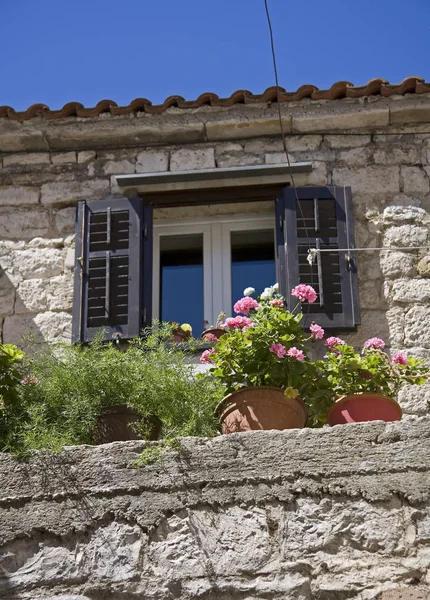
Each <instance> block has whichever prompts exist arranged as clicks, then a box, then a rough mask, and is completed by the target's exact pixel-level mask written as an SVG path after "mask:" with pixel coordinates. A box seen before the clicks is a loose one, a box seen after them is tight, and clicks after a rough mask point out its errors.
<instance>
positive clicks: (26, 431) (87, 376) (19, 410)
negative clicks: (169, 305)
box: [0, 324, 223, 451]
mask: <svg viewBox="0 0 430 600" xmlns="http://www.w3.org/2000/svg"><path fill="white" fill-rule="evenodd" d="M170 336H171V327H170V326H169V325H168V324H163V325H161V326H159V325H157V326H154V327H153V328H150V329H148V330H146V331H145V332H143V336H142V338H141V339H137V340H132V341H131V342H130V344H129V345H128V347H127V349H126V350H125V351H122V350H120V349H119V347H118V345H117V344H116V343H115V342H112V343H106V342H104V341H103V333H102V332H101V333H100V335H98V336H96V338H95V339H94V341H93V342H91V343H90V344H89V345H87V346H81V345H73V346H71V345H66V344H59V345H55V346H45V347H43V348H40V349H38V351H37V352H35V353H34V354H32V355H28V356H27V358H26V361H25V364H24V366H25V377H24V378H23V379H22V383H21V385H19V401H18V402H17V404H16V406H15V407H14V408H13V410H11V411H10V414H9V420H10V422H11V423H13V425H11V427H10V431H9V432H8V436H3V437H2V438H0V450H16V451H27V450H32V449H42V448H46V449H50V450H59V449H61V447H63V446H64V445H75V444H83V443H89V444H90V443H93V437H92V436H93V431H94V426H95V423H96V419H97V415H98V414H99V412H100V409H101V408H102V407H103V406H109V405H114V404H125V405H127V406H128V407H130V408H133V409H135V410H137V411H138V412H139V413H140V414H141V415H142V416H143V417H145V416H149V415H157V416H158V417H159V418H160V419H161V421H162V422H163V435H164V436H165V437H166V438H174V437H178V436H184V435H201V436H211V435H216V434H217V424H216V421H215V418H214V416H213V409H214V407H215V406H216V404H217V402H218V401H219V399H220V398H221V397H222V395H223V389H222V386H221V385H220V384H219V382H217V381H215V380H214V379H213V378H210V377H209V376H204V377H203V378H201V377H200V378H196V377H195V369H194V367H193V365H192V364H191V360H190V357H189V356H188V354H187V353H186V352H184V349H183V348H179V347H178V345H176V344H171V343H168V340H169V338H170ZM192 349H193V345H192V344H190V351H192ZM142 423H143V424H142V425H138V426H137V427H138V428H139V432H140V433H141V434H142V437H143V439H145V435H146V434H147V428H146V427H145V424H144V421H143V422H142Z"/></svg>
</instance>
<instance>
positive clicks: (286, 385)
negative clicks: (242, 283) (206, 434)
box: [200, 284, 324, 433]
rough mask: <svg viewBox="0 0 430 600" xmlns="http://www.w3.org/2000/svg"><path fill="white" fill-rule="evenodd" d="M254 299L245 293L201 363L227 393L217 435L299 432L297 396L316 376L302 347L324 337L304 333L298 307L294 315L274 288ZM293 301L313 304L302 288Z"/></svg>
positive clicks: (301, 415) (303, 414)
mask: <svg viewBox="0 0 430 600" xmlns="http://www.w3.org/2000/svg"><path fill="white" fill-rule="evenodd" d="M253 293H254V290H253V289H252V288H247V289H246V290H245V295H244V297H243V298H242V299H241V300H238V302H236V304H235V306H234V311H235V313H236V314H237V316H236V317H232V318H227V319H226V320H225V323H226V326H227V328H228V329H227V332H226V333H225V335H223V336H222V337H221V338H220V339H219V340H218V342H217V343H216V346H215V347H214V348H211V349H210V350H206V351H205V352H203V354H202V356H201V359H200V360H201V362H203V363H210V364H212V365H213V366H212V368H211V369H210V372H211V373H212V375H213V376H214V377H215V378H219V379H220V380H221V381H222V383H223V384H224V385H225V386H226V390H227V392H228V395H227V396H226V397H225V398H224V399H223V400H222V401H221V403H220V405H219V406H218V407H217V412H218V414H219V415H220V420H221V424H222V431H223V433H233V432H236V431H247V430H250V429H289V428H293V427H304V426H305V424H306V420H307V409H306V406H305V403H304V402H303V399H302V398H301V396H304V395H305V394H306V389H307V387H308V386H309V382H310V381H313V380H314V379H315V378H316V377H317V376H318V374H317V371H316V368H315V365H314V363H313V362H312V361H311V360H310V359H309V358H308V356H307V355H306V343H307V342H308V341H309V340H310V339H312V338H314V339H315V338H320V337H322V336H323V335H324V331H323V330H322V328H321V327H319V326H318V325H315V326H314V327H313V328H312V329H311V332H310V334H307V333H305V331H304V330H303V328H302V326H301V319H302V314H301V312H298V311H297V308H298V307H299V304H298V305H297V308H296V309H295V310H294V311H293V312H290V311H289V310H287V309H286V308H285V304H284V298H283V297H282V296H280V295H279V293H278V286H277V284H275V285H274V286H272V287H271V288H266V289H265V290H264V292H263V293H262V294H261V295H260V296H259V297H258V298H257V299H254V298H253V297H252V294H253ZM292 295H293V296H296V297H297V298H298V299H299V301H300V302H309V303H312V302H315V300H316V298H317V295H316V293H315V290H314V289H313V288H312V287H311V286H307V285H303V284H301V285H299V286H297V287H296V288H294V289H293V290H292Z"/></svg>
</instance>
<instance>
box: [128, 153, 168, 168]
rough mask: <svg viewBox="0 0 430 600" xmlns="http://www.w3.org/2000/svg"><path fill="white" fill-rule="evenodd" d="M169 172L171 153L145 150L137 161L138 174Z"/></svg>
mask: <svg viewBox="0 0 430 600" xmlns="http://www.w3.org/2000/svg"><path fill="white" fill-rule="evenodd" d="M168 170H169V153H168V152H167V151H166V152H164V151H162V150H144V151H143V152H139V154H138V155H137V160H136V173H160V172H162V171H168Z"/></svg>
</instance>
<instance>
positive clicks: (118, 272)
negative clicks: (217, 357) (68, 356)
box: [73, 187, 359, 341]
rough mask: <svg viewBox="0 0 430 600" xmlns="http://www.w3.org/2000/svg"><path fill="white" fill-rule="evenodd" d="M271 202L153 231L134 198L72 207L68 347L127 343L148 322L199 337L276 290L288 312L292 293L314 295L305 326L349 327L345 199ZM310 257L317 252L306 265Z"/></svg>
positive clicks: (354, 299) (343, 194)
mask: <svg viewBox="0 0 430 600" xmlns="http://www.w3.org/2000/svg"><path fill="white" fill-rule="evenodd" d="M276 196H277V197H276V198H275V197H274V198H273V199H274V200H276V202H275V210H274V211H273V212H272V213H270V212H268V213H267V214H263V215H254V216H251V215H247V214H246V211H244V214H242V215H231V216H222V217H211V218H200V219H192V220H191V219H188V220H181V221H178V220H175V221H170V222H169V221H164V222H162V223H160V224H158V223H156V224H155V225H153V223H152V208H151V205H150V204H149V203H145V202H144V201H143V200H142V199H140V198H132V199H128V198H117V199H111V200H103V201H92V202H91V201H90V202H82V203H79V206H78V211H77V227H76V268H75V301H74V310H73V340H74V341H86V340H90V339H92V337H93V336H94V334H95V332H96V331H97V330H98V329H99V328H100V327H105V329H106V335H107V337H108V338H115V337H121V338H129V337H135V336H137V335H138V334H139V332H140V330H141V329H142V328H143V327H144V326H146V325H148V324H150V323H151V320H152V318H153V317H154V318H161V319H163V320H169V321H170V320H174V321H179V322H188V323H190V324H191V325H192V327H193V332H194V333H195V335H199V334H200V332H201V331H202V330H203V329H204V321H205V320H206V321H209V322H210V323H214V322H215V321H216V317H217V315H218V314H219V313H220V312H221V311H222V310H224V311H225V312H226V313H227V314H231V313H232V305H233V302H234V301H235V300H236V299H237V298H238V297H240V296H241V293H242V291H243V289H244V288H245V287H247V286H252V287H255V288H256V289H257V291H260V290H262V289H263V288H264V287H266V286H268V285H271V284H272V283H274V282H275V281H279V285H280V290H281V293H282V294H283V295H284V296H285V297H286V298H287V299H288V301H290V300H291V302H292V298H291V297H290V291H291V289H292V288H293V287H294V286H295V285H297V284H298V283H308V284H310V285H312V286H313V287H315V289H316V290H317V292H318V294H319V298H318V301H317V303H315V304H314V305H311V306H307V307H306V311H305V315H304V319H303V322H304V325H305V326H309V325H310V323H311V322H312V321H313V320H315V321H317V322H318V323H320V324H321V325H322V326H323V327H326V328H330V327H331V328H334V329H341V328H349V327H354V326H355V325H357V324H358V323H359V308H358V293H357V277H356V269H355V262H354V256H353V252H352V251H351V250H352V249H353V248H354V233H353V220H352V202H351V191H350V189H349V188H343V187H342V188H336V187H321V188H313V187H308V188H307V187H305V188H299V189H297V190H296V191H295V190H293V189H292V188H288V187H287V188H284V189H283V190H282V192H281V193H279V194H277V195H276ZM297 200H298V202H297ZM244 208H246V204H244ZM310 247H311V248H317V249H319V250H321V251H322V252H319V253H317V257H316V259H317V260H316V262H315V264H312V265H310V264H309V263H308V261H307V253H308V249H309V248H310ZM339 249H340V251H339ZM348 249H350V250H348ZM330 250H332V252H330ZM292 307H293V304H292V305H291V306H290V308H292Z"/></svg>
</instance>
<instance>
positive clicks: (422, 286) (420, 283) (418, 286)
mask: <svg viewBox="0 0 430 600" xmlns="http://www.w3.org/2000/svg"><path fill="white" fill-rule="evenodd" d="M392 294H393V300H394V302H401V303H403V304H412V303H416V302H418V303H426V302H429V301H430V281H429V280H428V279H398V280H397V281H394V283H393V287H392Z"/></svg>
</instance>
